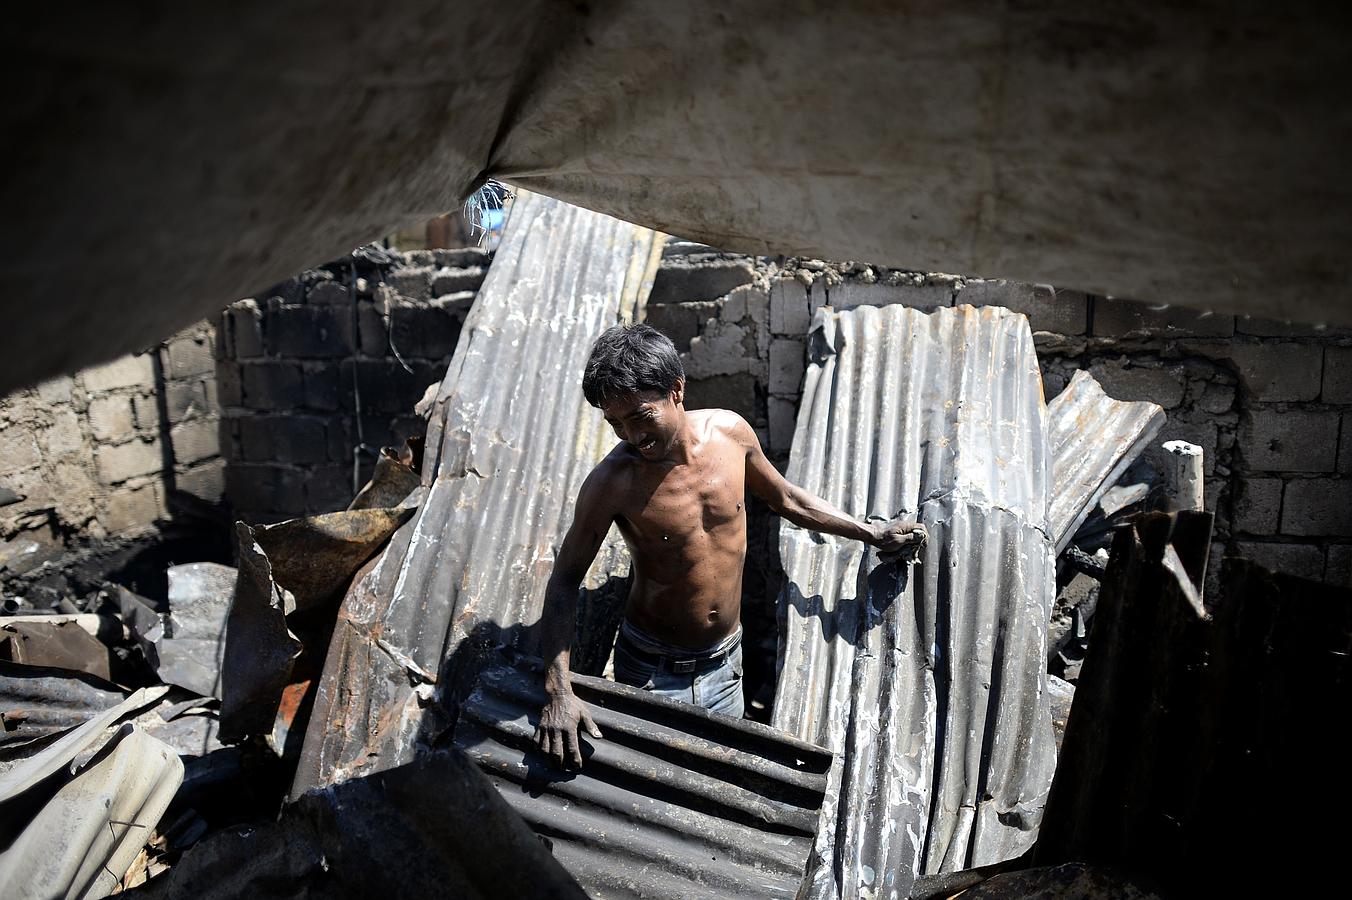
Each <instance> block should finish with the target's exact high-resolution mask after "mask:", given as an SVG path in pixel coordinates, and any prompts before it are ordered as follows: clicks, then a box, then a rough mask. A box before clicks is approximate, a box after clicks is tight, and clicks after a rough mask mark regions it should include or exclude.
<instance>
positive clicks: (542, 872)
mask: <svg viewBox="0 0 1352 900" xmlns="http://www.w3.org/2000/svg"><path fill="white" fill-rule="evenodd" d="M141 896H144V897H147V898H151V900H153V898H165V900H171V898H194V900H212V898H231V900H233V898H235V897H270V898H271V897H295V898H308V897H315V898H319V897H325V898H332V897H341V898H347V897H351V898H362V900H365V898H369V897H410V898H413V897H456V898H466V900H478V898H483V900H497V898H499V897H512V898H517V897H519V898H525V900H584V898H585V897H586V895H585V894H584V893H583V892H582V889H581V888H580V887H578V885H577V883H576V882H575V881H573V879H572V878H571V877H569V875H568V873H567V872H566V871H565V870H564V869H563V868H562V867H561V866H560V865H559V863H558V862H557V861H555V860H554V858H553V857H551V856H550V853H549V850H548V848H547V847H546V846H545V844H544V843H543V842H541V841H540V840H539V839H538V838H537V837H536V836H535V835H534V834H532V833H531V831H530V829H529V828H527V827H526V825H525V824H524V823H523V822H522V821H521V819H520V817H518V816H517V815H516V814H515V813H513V812H512V810H511V807H510V806H509V805H508V804H507V803H505V802H504V801H503V799H502V798H501V797H500V796H498V793H497V791H495V790H493V788H492V786H490V785H489V784H488V782H487V780H486V779H485V778H484V777H483V776H482V775H481V774H479V772H478V771H477V770H476V769H475V767H474V766H473V765H471V764H470V763H469V762H468V761H466V760H465V758H464V757H463V756H461V755H460V754H459V753H455V752H444V751H443V752H438V753H431V754H428V755H426V756H423V757H420V758H419V759H418V760H416V761H415V762H413V763H410V764H408V765H406V766H400V767H399V768H395V769H391V770H389V771H385V772H380V773H377V774H374V775H370V776H366V777H363V778H355V779H352V780H351V781H348V782H346V783H344V784H340V785H336V786H333V787H329V788H325V789H323V790H319V791H315V792H313V793H311V794H308V795H306V796H304V797H302V798H301V799H300V801H299V802H297V803H295V804H291V805H289V806H288V807H287V808H285V809H284V810H283V811H282V816H281V821H280V822H272V821H269V822H267V823H266V824H262V825H259V826H250V827H247V828H240V829H232V830H229V831H224V832H221V833H218V834H216V835H214V836H212V837H209V838H207V839H206V840H205V841H203V842H202V843H200V844H198V845H197V846H195V847H193V848H192V849H191V850H189V851H188V852H187V853H186V854H185V855H184V856H183V859H182V860H180V861H179V863H178V864H177V865H175V866H174V867H173V868H171V869H170V870H169V871H168V872H167V873H165V875H164V876H162V878H160V879H156V880H154V881H152V882H151V883H150V884H148V885H146V887H145V888H144V889H142V892H141Z"/></svg>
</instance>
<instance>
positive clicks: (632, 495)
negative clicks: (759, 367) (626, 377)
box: [602, 410, 747, 650]
mask: <svg viewBox="0 0 1352 900" xmlns="http://www.w3.org/2000/svg"><path fill="white" fill-rule="evenodd" d="M687 417H688V420H689V423H690V426H691V430H692V431H693V432H694V435H695V437H696V440H695V442H694V443H693V444H692V445H691V447H690V451H689V454H688V457H689V458H688V461H687V462H685V463H673V462H670V461H665V460H664V461H658V462H649V461H647V460H644V459H643V457H642V456H641V455H640V454H639V453H637V452H636V451H635V450H634V449H633V447H632V445H630V444H628V443H627V442H622V443H620V444H619V445H618V446H617V447H616V448H615V449H614V450H613V451H611V453H610V455H609V456H608V457H606V460H605V461H604V462H603V463H602V469H603V473H602V474H603V478H604V484H605V486H606V488H607V489H608V493H610V496H611V497H612V498H613V500H612V502H613V504H614V509H615V522H616V525H617V526H618V527H619V529H620V533H621V534H622V535H623V536H624V540H625V543H627V544H628V545H629V553H630V555H631V557H632V558H633V562H634V584H633V587H632V588H631V590H630V593H629V603H628V606H627V608H626V610H625V615H626V616H627V617H628V619H629V621H630V622H632V623H633V624H634V625H635V626H636V627H637V628H639V629H640V630H642V631H644V632H646V633H647V634H649V635H651V636H653V637H655V638H657V639H659V640H662V641H665V642H667V643H670V644H674V645H676V646H679V647H687V648H690V649H692V650H699V649H703V648H705V647H709V646H711V645H713V644H716V643H717V642H718V641H720V640H722V639H723V638H725V637H727V636H728V635H729V634H731V633H732V632H733V631H735V630H736V629H737V625H738V621H739V618H740V615H741V606H742V568H743V564H744V563H745V561H746V461H747V447H746V446H745V445H744V444H743V443H742V442H741V441H739V440H738V439H736V438H735V437H734V429H735V428H736V425H737V424H738V423H739V422H740V420H739V419H738V418H737V417H736V415H735V414H733V413H728V412H726V411H724V410H692V411H690V412H688V413H687Z"/></svg>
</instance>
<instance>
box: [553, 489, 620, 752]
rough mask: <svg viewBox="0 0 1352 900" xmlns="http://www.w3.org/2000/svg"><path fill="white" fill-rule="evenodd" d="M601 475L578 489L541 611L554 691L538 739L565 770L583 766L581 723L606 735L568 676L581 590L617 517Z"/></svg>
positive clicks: (595, 732)
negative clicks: (606, 503) (608, 506)
mask: <svg viewBox="0 0 1352 900" xmlns="http://www.w3.org/2000/svg"><path fill="white" fill-rule="evenodd" d="M599 473H600V469H599V468H598V469H596V470H594V471H593V472H592V473H591V475H589V476H587V480H586V481H585V482H583V484H582V489H581V490H580V491H578V496H577V508H576V510H575V511H574V513H573V523H572V525H570V526H569V528H568V533H567V534H566V535H564V538H563V544H562V546H560V548H559V554H558V556H557V557H556V558H555V560H554V570H553V571H552V572H551V573H550V575H549V585H548V586H547V587H546V588H545V604H544V611H543V612H542V613H541V615H540V628H541V631H542V634H541V641H540V654H541V656H543V657H544V661H545V693H547V694H548V695H549V702H548V703H546V704H545V707H544V709H542V710H541V711H540V726H539V727H538V728H536V729H535V742H536V743H537V744H539V745H540V749H541V750H543V751H544V752H545V753H547V754H548V755H549V756H550V757H551V758H552V759H553V760H554V763H555V765H557V766H559V767H560V768H567V767H572V768H576V769H580V768H582V743H581V741H580V740H579V738H578V727H579V726H581V727H585V728H586V729H587V732H588V733H589V734H590V735H591V736H592V737H594V738H599V737H600V736H601V729H599V728H597V727H596V723H595V722H593V721H592V719H591V714H590V713H589V712H587V705H586V704H585V703H583V702H582V701H581V700H579V699H578V698H577V696H576V695H575V694H574V693H573V688H572V685H571V684H570V683H569V680H568V666H569V661H570V660H569V658H570V656H571V654H572V649H573V635H574V633H575V631H576V629H577V626H576V622H577V592H578V589H579V588H580V587H581V586H582V579H583V578H585V577H586V576H587V569H588V568H590V567H591V564H592V560H593V559H595V558H596V551H597V550H599V549H600V547H601V542H602V541H603V540H605V537H606V532H607V531H609V530H610V523H611V520H612V518H613V516H611V515H610V514H608V513H607V511H606V508H605V506H604V504H603V502H602V500H603V496H604V492H603V491H602V490H601V488H600V481H601V478H600V475H599Z"/></svg>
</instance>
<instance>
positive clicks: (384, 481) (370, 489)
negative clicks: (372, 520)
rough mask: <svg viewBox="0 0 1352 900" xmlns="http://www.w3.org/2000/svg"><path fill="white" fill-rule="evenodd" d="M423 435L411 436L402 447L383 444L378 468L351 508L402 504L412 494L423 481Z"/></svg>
mask: <svg viewBox="0 0 1352 900" xmlns="http://www.w3.org/2000/svg"><path fill="white" fill-rule="evenodd" d="M422 454H423V439H422V438H420V437H411V438H409V439H408V440H406V441H405V442H404V447H403V449H401V450H395V449H394V448H393V447H382V448H380V454H379V455H378V456H377V457H376V467H375V471H374V472H372V473H371V480H370V481H368V482H367V483H366V486H365V487H363V488H362V489H361V490H360V491H358V492H357V496H356V497H354V498H353V499H352V502H351V503H350V504H348V507H347V508H348V509H349V510H353V509H388V508H391V507H395V506H399V505H401V504H402V503H403V502H404V498H406V497H407V496H408V495H409V494H411V493H413V491H415V490H417V488H418V486H419V485H420V484H422V477H421V476H420V475H419V474H418V473H419V472H420V471H422Z"/></svg>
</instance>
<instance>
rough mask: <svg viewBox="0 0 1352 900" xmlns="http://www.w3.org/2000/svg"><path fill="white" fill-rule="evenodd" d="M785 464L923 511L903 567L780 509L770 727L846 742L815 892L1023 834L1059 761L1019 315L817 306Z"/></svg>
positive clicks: (863, 498) (1033, 402) (886, 892)
mask: <svg viewBox="0 0 1352 900" xmlns="http://www.w3.org/2000/svg"><path fill="white" fill-rule="evenodd" d="M810 349H811V355H812V360H811V365H810V366H809V369H808V373H807V377H806V382H805V388H804V393H803V399H802V405H801V407H800V409H799V416H798V423H797V427H796V430H795V433H794V442H793V455H792V459H791V461H790V465H789V470H788V477H789V479H790V480H791V481H793V482H794V483H796V484H800V485H802V486H803V487H804V488H806V489H807V490H809V491H812V492H814V493H816V494H818V495H819V496H822V497H825V498H827V499H828V500H831V501H832V502H834V503H836V504H838V505H839V506H840V507H842V508H843V509H845V510H847V511H848V512H850V513H851V514H853V515H856V516H861V517H862V516H883V517H890V516H895V515H898V514H901V515H911V516H917V517H918V518H919V520H920V521H921V522H923V523H924V524H925V525H926V527H927V528H928V529H929V532H930V540H929V544H928V546H927V548H926V549H925V551H924V553H923V556H922V560H921V564H920V565H919V566H918V567H916V568H914V569H909V570H908V569H906V568H898V567H896V566H895V565H890V564H883V565H880V564H879V563H878V561H877V559H876V556H875V555H874V553H873V552H872V551H871V550H870V551H867V552H866V548H865V547H864V546H863V545H861V544H859V543H854V542H849V541H843V540H838V539H835V538H830V537H820V536H817V535H813V534H810V533H808V532H806V531H803V530H800V529H797V528H794V527H792V526H789V525H787V524H785V525H783V526H782V527H781V532H780V555H781V557H782V559H783V562H784V568H785V572H786V574H787V586H786V589H785V594H784V596H782V597H781V603H780V609H781V615H782V617H783V622H782V626H781V653H780V678H779V686H778V691H777V695H776V698H775V708H774V718H773V722H774V724H775V725H777V726H778V727H781V728H784V729H785V730H787V731H789V732H791V733H793V734H795V735H797V736H798V737H799V738H802V739H804V740H808V741H812V742H814V743H818V744H821V745H823V746H825V747H828V748H830V749H831V750H834V751H835V752H836V753H837V759H838V763H837V765H836V766H834V767H833V769H832V773H831V783H830V786H829V787H828V791H827V796H826V801H825V804H824V807H823V814H822V820H821V829H820V832H819V835H818V840H817V844H816V848H815V851H814V854H813V858H812V860H811V861H810V863H809V876H810V881H809V885H808V888H807V891H806V893H807V894H808V895H810V896H815V897H833V896H840V897H858V896H878V897H904V896H906V895H907V893H908V891H909V888H910V885H911V882H912V881H913V879H914V878H915V876H916V875H917V874H918V873H933V872H936V871H940V870H945V871H948V870H956V869H961V868H966V867H970V866H975V865H981V864H984V863H989V862H993V861H996V860H1000V859H1004V858H1007V857H1011V856H1016V855H1018V854H1019V853H1021V852H1023V851H1024V850H1025V849H1027V847H1028V846H1029V845H1030V844H1031V843H1032V841H1033V839H1034V836H1035V834H1036V828H1037V824H1038V820H1039V816H1040V811H1041V807H1042V805H1043V803H1044V802H1045V798H1046V794H1047V789H1048V786H1049V784H1050V781H1051V776H1052V770H1053V766H1054V763H1055V756H1054V751H1053V744H1052V731H1051V721H1050V716H1049V712H1048V707H1047V697H1046V694H1045V673H1044V670H1043V663H1044V653H1045V650H1044V647H1045V643H1046V627H1047V617H1048V613H1049V607H1050V603H1051V598H1052V590H1053V574H1054V572H1053V553H1052V542H1051V540H1050V538H1049V535H1048V525H1047V494H1048V485H1049V483H1050V478H1051V459H1050V454H1049V449H1048V446H1047V442H1046V437H1045V435H1046V426H1045V406H1044V403H1043V398H1042V385H1041V378H1040V375H1039V371H1038V362H1037V356H1036V354H1035V353H1034V348H1033V340H1032V334H1031V333H1030V331H1029V328H1028V323H1027V320H1026V319H1025V318H1024V317H1023V316H1020V315H1016V314H1014V313H1010V312H1009V311H1008V310H1004V309H1001V308H996V307H986V308H982V309H974V308H972V307H970V306H960V307H957V308H953V309H940V310H938V311H936V312H934V313H932V314H928V315H926V314H923V313H920V312H918V311H916V310H913V309H908V308H905V307H900V306H892V307H885V308H875V307H859V308H858V309H854V310H851V311H848V312H840V313H837V312H834V311H832V310H830V309H829V308H828V309H823V310H821V311H819V313H818V317H817V319H816V321H815V322H814V324H813V332H812V338H811V345H810Z"/></svg>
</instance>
